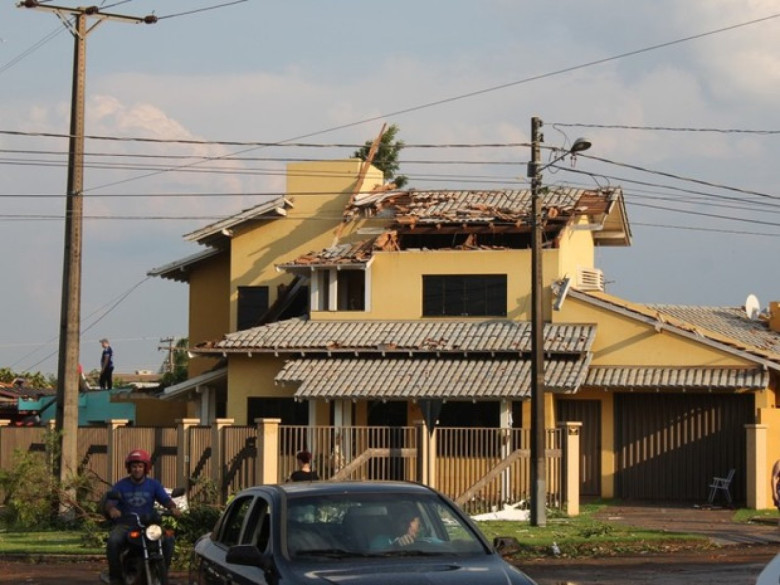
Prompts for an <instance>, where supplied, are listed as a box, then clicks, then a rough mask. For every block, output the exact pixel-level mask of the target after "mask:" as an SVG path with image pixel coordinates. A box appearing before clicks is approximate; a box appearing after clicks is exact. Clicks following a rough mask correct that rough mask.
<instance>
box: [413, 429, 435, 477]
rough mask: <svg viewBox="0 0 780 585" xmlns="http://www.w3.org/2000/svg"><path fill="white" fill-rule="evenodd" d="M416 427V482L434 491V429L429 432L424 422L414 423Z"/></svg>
mask: <svg viewBox="0 0 780 585" xmlns="http://www.w3.org/2000/svg"><path fill="white" fill-rule="evenodd" d="M414 425H415V426H416V427H417V481H419V482H420V483H421V484H423V485H427V486H428V487H431V488H434V489H436V429H433V432H429V430H428V426H427V425H426V424H425V421H422V420H418V421H415V422H414Z"/></svg>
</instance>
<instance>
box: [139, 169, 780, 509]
mask: <svg viewBox="0 0 780 585" xmlns="http://www.w3.org/2000/svg"><path fill="white" fill-rule="evenodd" d="M530 203H531V198H530V193H529V192H528V191H527V190H495V191H464V190H455V191H415V190H410V191H388V190H385V189H384V188H383V187H382V180H381V173H380V172H379V171H378V170H376V169H374V168H372V167H367V166H365V165H364V163H362V162H361V161H357V160H348V161H332V162H318V163H296V164H293V165H290V166H289V167H288V183H287V191H286V193H285V194H284V195H283V196H279V197H278V198H276V199H274V200H272V201H269V202H267V203H263V204H261V205H259V206H257V207H254V208H252V209H249V210H246V211H244V212H242V213H241V214H237V215H235V216H232V217H231V218H228V219H226V220H222V221H220V222H217V223H215V224H212V225H210V226H207V227H205V228H203V229H201V230H198V231H197V232H193V233H192V234H189V235H188V236H187V237H188V239H190V240H192V241H195V242H198V243H200V244H204V245H205V246H206V247H207V249H206V250H205V251H203V252H201V253H199V254H196V255H193V256H191V257H189V258H186V259H184V260H181V261H177V262H174V263H171V264H169V265H166V266H164V267H162V268H158V269H155V270H153V271H151V272H150V274H153V275H156V276H160V277H163V278H170V279H174V280H180V281H184V282H187V283H188V284H189V294H190V331H189V338H190V341H191V343H192V347H191V350H190V351H191V354H192V355H193V356H195V357H194V358H193V359H192V362H191V370H190V376H191V377H190V380H188V381H187V382H185V383H183V384H179V385H177V386H175V387H171V388H169V389H168V390H167V391H166V398H167V399H170V400H187V401H188V403H189V404H190V412H189V414H190V415H191V416H197V417H199V418H200V419H201V420H204V421H212V420H215V419H217V418H220V417H228V418H232V419H234V420H235V421H236V423H238V424H251V423H252V422H253V421H254V420H256V419H257V418H268V417H278V418H281V419H282V422H283V424H301V425H311V426H317V425H334V426H350V425H367V426H399V427H400V426H405V425H409V424H411V423H412V422H414V421H416V420H421V419H424V420H426V422H427V423H428V424H429V425H431V426H434V425H438V426H441V427H496V428H498V427H501V428H508V427H509V428H528V427H529V426H530V391H529V389H530V353H531V346H530V344H531V323H530V319H531V270H530V266H531V236H532V233H531V229H530V215H529V214H530ZM543 208H544V227H543V241H544V243H543V249H542V252H541V255H542V265H543V281H542V291H543V320H544V322H545V325H544V362H545V375H544V384H545V389H546V393H545V403H546V404H545V412H546V416H547V421H546V424H547V426H548V427H552V426H554V425H555V424H556V423H559V422H562V421H581V422H582V423H583V426H582V431H581V432H582V440H581V446H582V452H583V455H582V463H581V473H580V476H581V485H580V491H581V493H582V494H583V495H593V496H602V497H613V496H614V497H622V498H636V499H650V500H695V499H697V498H699V495H700V493H701V492H702V491H703V490H704V491H705V492H706V484H707V482H708V481H709V480H710V479H711V478H712V476H714V475H721V474H723V473H725V472H726V471H728V469H729V468H736V469H737V476H736V477H737V480H736V481H735V488H734V493H735V497H736V498H737V499H741V500H743V501H747V502H748V503H749V504H751V505H753V506H754V507H765V506H768V505H769V504H771V498H770V499H769V500H768V501H767V498H768V497H769V492H768V485H769V482H768V476H767V479H766V482H765V484H766V485H765V486H764V487H762V486H761V485H760V481H759V478H760V476H761V474H762V473H764V472H765V471H766V473H768V470H765V469H764V467H765V466H767V465H768V464H769V462H770V461H771V460H772V458H773V457H774V458H778V457H780V439H778V435H780V418H779V417H778V416H777V412H778V410H777V408H776V407H777V403H778V397H777V393H776V388H777V381H778V372H780V333H778V329H780V327H778V321H780V309H778V307H777V305H776V304H773V305H772V306H771V307H772V308H773V312H771V314H770V316H768V317H767V318H766V319H754V320H751V319H750V318H748V316H747V315H745V314H744V312H743V313H742V315H743V316H741V315H740V311H739V310H734V309H717V308H709V309H708V308H703V307H687V308H686V307H662V306H648V305H638V304H632V303H629V302H627V301H625V300H623V299H618V298H615V297H612V296H610V295H607V294H606V293H605V291H604V288H605V287H604V276H603V274H602V273H601V271H600V270H599V269H598V268H597V267H596V266H595V249H596V247H598V246H623V247H627V246H629V245H630V243H631V233H630V226H629V222H628V218H627V215H626V210H625V206H624V201H623V194H622V191H621V190H620V189H619V188H608V189H594V190H583V189H573V188H551V189H549V190H547V191H546V192H545V193H544V195H543ZM774 311H777V315H776V314H775V312H774ZM769 469H771V465H769Z"/></svg>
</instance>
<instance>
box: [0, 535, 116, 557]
mask: <svg viewBox="0 0 780 585" xmlns="http://www.w3.org/2000/svg"><path fill="white" fill-rule="evenodd" d="M22 553H24V554H43V555H46V554H52V555H84V554H104V553H105V546H102V545H100V546H98V545H95V544H91V545H90V544H88V543H87V539H86V538H85V533H84V532H83V531H81V530H67V531H66V530H45V531H30V532H27V531H24V532H18V531H12V532H8V531H5V530H4V531H1V532H0V555H4V554H6V555H7V554H22Z"/></svg>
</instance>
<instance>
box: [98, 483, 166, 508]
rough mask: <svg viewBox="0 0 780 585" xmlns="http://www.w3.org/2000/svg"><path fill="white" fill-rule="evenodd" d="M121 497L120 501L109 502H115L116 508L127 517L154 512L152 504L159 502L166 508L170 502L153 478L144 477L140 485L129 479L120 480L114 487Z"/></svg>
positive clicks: (161, 486) (163, 489)
mask: <svg viewBox="0 0 780 585" xmlns="http://www.w3.org/2000/svg"><path fill="white" fill-rule="evenodd" d="M112 489H113V491H117V492H119V493H120V494H121V495H122V498H121V499H120V500H111V501H115V502H116V507H117V508H118V509H119V511H120V512H122V515H123V516H124V515H127V514H129V513H130V512H135V513H136V514H140V515H144V514H151V513H152V512H154V503H155V502H159V503H160V504H162V505H163V506H167V505H168V503H169V502H170V501H171V496H169V495H168V493H167V492H166V491H165V488H164V487H163V485H162V484H161V483H160V482H159V481H157V480H156V479H154V478H153V477H146V478H144V480H143V481H142V482H141V483H135V482H134V481H133V480H132V479H130V477H129V476H128V477H125V478H124V479H120V480H119V481H118V482H116V484H114V487H113V488H112Z"/></svg>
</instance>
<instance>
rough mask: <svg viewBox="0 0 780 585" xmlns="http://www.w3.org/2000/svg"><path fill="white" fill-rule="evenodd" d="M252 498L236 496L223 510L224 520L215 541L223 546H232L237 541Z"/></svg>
mask: <svg viewBox="0 0 780 585" xmlns="http://www.w3.org/2000/svg"><path fill="white" fill-rule="evenodd" d="M253 500H254V498H252V496H245V497H243V498H236V499H235V500H233V502H232V503H231V504H230V506H229V507H228V509H227V510H226V511H225V521H224V523H223V524H222V529H221V530H220V533H219V535H218V537H217V541H218V542H220V543H221V544H223V545H225V546H233V545H234V544H238V543H239V537H240V536H241V527H242V526H243V524H244V519H245V518H246V515H247V512H248V511H249V508H250V506H251V505H252V502H253Z"/></svg>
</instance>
